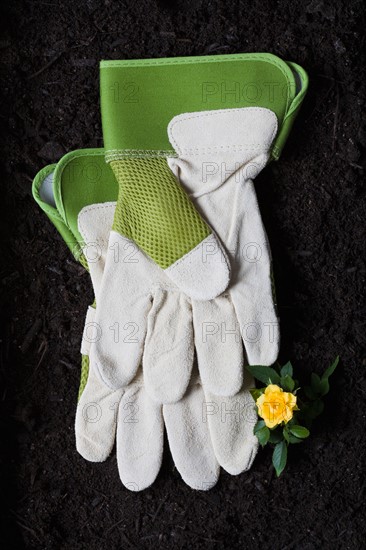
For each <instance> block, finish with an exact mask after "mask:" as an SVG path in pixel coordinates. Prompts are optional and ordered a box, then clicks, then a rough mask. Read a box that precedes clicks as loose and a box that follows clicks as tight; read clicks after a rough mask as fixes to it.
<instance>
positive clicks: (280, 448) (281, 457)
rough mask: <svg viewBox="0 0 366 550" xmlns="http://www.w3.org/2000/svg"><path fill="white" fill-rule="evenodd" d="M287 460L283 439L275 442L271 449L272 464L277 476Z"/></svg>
mask: <svg viewBox="0 0 366 550" xmlns="http://www.w3.org/2000/svg"><path fill="white" fill-rule="evenodd" d="M286 462H287V445H286V443H285V441H281V442H280V443H277V445H276V446H275V448H274V450H273V455H272V464H273V466H274V469H275V470H276V474H277V477H279V476H280V475H281V473H282V472H283V470H284V468H285V466H286Z"/></svg>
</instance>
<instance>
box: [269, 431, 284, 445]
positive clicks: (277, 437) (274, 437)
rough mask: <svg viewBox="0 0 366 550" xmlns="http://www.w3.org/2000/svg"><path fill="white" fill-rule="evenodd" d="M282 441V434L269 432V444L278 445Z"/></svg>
mask: <svg viewBox="0 0 366 550" xmlns="http://www.w3.org/2000/svg"><path fill="white" fill-rule="evenodd" d="M282 439H283V434H282V432H278V431H273V432H272V431H271V432H270V436H269V440H268V441H269V443H279V442H280V441H282Z"/></svg>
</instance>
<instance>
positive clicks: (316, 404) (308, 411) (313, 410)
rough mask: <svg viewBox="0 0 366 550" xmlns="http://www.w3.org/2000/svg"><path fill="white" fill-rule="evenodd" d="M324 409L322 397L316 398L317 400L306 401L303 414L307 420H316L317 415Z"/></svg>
mask: <svg viewBox="0 0 366 550" xmlns="http://www.w3.org/2000/svg"><path fill="white" fill-rule="evenodd" d="M323 410H324V403H323V401H322V400H321V399H316V400H315V401H312V402H311V403H306V405H304V406H303V407H302V408H301V416H302V417H304V418H306V419H307V420H310V421H312V420H314V418H316V417H317V416H319V415H320V414H321V413H322V412H323Z"/></svg>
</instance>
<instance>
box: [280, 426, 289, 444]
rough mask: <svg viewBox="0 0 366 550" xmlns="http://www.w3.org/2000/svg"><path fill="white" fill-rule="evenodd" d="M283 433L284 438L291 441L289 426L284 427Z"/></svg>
mask: <svg viewBox="0 0 366 550" xmlns="http://www.w3.org/2000/svg"><path fill="white" fill-rule="evenodd" d="M282 434H283V437H284V439H285V440H286V441H287V443H289V442H290V438H289V433H288V431H287V428H283V431H282Z"/></svg>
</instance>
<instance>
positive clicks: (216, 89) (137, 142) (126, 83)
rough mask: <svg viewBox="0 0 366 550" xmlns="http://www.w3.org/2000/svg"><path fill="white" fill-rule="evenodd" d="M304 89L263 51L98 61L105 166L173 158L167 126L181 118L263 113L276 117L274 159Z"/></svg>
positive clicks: (291, 68) (289, 68)
mask: <svg viewBox="0 0 366 550" xmlns="http://www.w3.org/2000/svg"><path fill="white" fill-rule="evenodd" d="M307 86H308V78H307V75H306V73H305V71H304V70H303V69H302V68H301V67H299V66H298V65H296V64H294V63H286V62H284V61H282V60H281V59H279V58H278V57H276V56H274V55H272V54H268V53H255V54H235V55H220V56H203V57H177V58H167V59H144V60H123V61H102V62H101V64H100V90H101V111H102V123H103V136H104V145H105V150H106V157H107V160H109V161H111V160H116V159H120V158H123V157H125V156H128V157H131V156H136V157H141V156H148V157H151V156H164V157H166V156H175V152H174V151H173V150H172V148H171V145H170V143H169V140H168V136H167V126H168V124H169V122H170V120H171V119H172V118H173V117H174V116H176V115H178V114H180V113H184V112H196V111H207V110H214V109H223V108H227V109H232V108H241V107H253V106H257V107H265V108H268V109H271V110H272V111H274V112H275V114H276V116H277V119H278V126H279V129H280V131H279V133H278V136H277V138H276V140H275V142H274V145H273V148H272V157H273V158H274V159H278V157H279V155H280V153H281V151H282V148H283V146H284V143H285V141H286V139H287V136H288V134H289V131H290V129H291V126H292V124H293V121H294V119H295V117H296V114H297V112H298V107H299V106H300V104H301V102H302V100H303V98H304V95H305V93H306V90H307Z"/></svg>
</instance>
